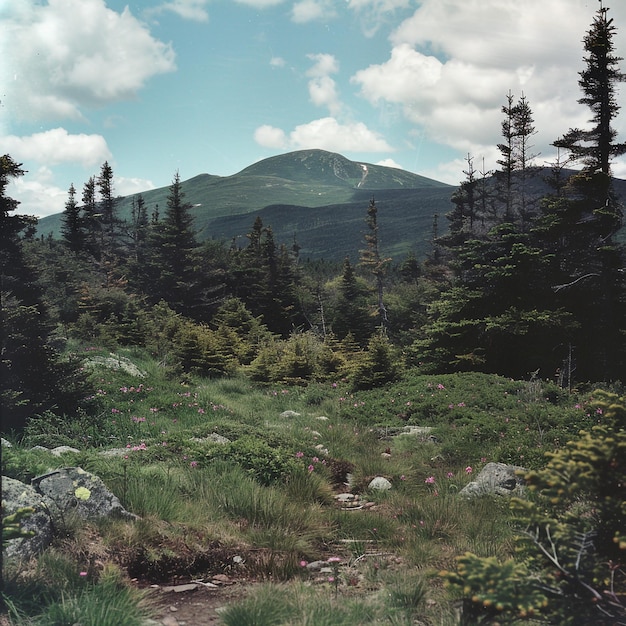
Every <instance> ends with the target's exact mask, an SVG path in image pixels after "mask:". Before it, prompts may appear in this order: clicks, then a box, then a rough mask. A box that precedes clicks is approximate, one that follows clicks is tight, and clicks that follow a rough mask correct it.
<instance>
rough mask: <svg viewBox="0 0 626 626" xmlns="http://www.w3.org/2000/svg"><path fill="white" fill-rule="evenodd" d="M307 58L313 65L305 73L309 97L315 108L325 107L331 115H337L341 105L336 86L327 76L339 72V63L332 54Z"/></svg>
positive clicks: (310, 55) (314, 55) (313, 55)
mask: <svg viewBox="0 0 626 626" xmlns="http://www.w3.org/2000/svg"><path fill="white" fill-rule="evenodd" d="M308 58H309V59H311V60H313V61H315V64H314V65H313V67H312V68H311V69H309V71H308V72H307V76H309V77H311V80H310V81H309V97H310V98H311V102H313V104H315V105H316V106H323V107H327V108H328V111H329V113H330V114H331V115H333V116H334V115H338V114H339V112H340V111H341V108H342V105H341V102H340V100H339V94H338V93H337V84H336V83H335V81H334V80H333V79H332V78H331V77H330V76H329V74H336V73H337V72H338V71H339V63H338V62H337V59H336V58H335V57H334V56H333V55H332V54H309V55H308Z"/></svg>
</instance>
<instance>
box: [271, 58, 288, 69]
mask: <svg viewBox="0 0 626 626" xmlns="http://www.w3.org/2000/svg"><path fill="white" fill-rule="evenodd" d="M270 65H271V66H272V67H285V65H287V61H285V59H283V58H282V57H272V58H271V59H270Z"/></svg>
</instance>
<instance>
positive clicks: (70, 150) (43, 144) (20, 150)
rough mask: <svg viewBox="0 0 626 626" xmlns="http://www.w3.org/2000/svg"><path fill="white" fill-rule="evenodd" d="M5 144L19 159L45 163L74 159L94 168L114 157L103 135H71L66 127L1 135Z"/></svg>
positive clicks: (72, 161)
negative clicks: (20, 135) (24, 133)
mask: <svg viewBox="0 0 626 626" xmlns="http://www.w3.org/2000/svg"><path fill="white" fill-rule="evenodd" d="M2 145H3V149H4V150H5V151H6V152H8V153H9V154H11V155H12V156H13V157H14V158H15V159H16V160H18V161H22V160H25V161H35V162H37V163H45V164H46V165H58V164H59V163H68V162H71V163H79V164H80V165H82V166H84V167H91V166H94V165H99V164H101V163H103V162H104V161H106V160H107V159H110V158H111V152H110V150H109V148H108V146H107V143H106V141H105V139H104V137H103V136H102V135H85V134H83V133H81V134H78V135H70V134H69V133H68V132H67V130H65V128H53V129H51V130H46V131H44V132H42V133H35V134H34V135H29V136H26V137H17V136H15V135H9V136H6V137H3V138H2Z"/></svg>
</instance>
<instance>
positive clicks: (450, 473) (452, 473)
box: [446, 472, 454, 478]
mask: <svg viewBox="0 0 626 626" xmlns="http://www.w3.org/2000/svg"><path fill="white" fill-rule="evenodd" d="M446 476H447V477H448V478H454V472H448V473H447V474H446Z"/></svg>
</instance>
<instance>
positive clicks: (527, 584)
mask: <svg viewBox="0 0 626 626" xmlns="http://www.w3.org/2000/svg"><path fill="white" fill-rule="evenodd" d="M597 411H598V412H599V414H601V415H602V421H603V422H604V423H603V425H601V426H596V427H595V428H593V429H592V430H591V431H590V432H585V431H582V432H581V434H580V436H579V437H578V438H577V439H575V440H572V441H569V442H568V443H567V444H566V445H565V446H564V447H563V448H562V449H560V450H558V451H557V452H552V453H548V454H547V456H548V459H549V461H548V464H547V465H546V466H545V468H543V469H539V470H536V471H532V472H528V473H526V475H525V479H526V482H527V483H528V487H529V489H530V490H531V491H533V492H536V496H535V498H533V499H530V500H520V499H515V500H513V507H514V510H515V511H516V514H517V516H518V518H519V521H520V523H521V524H522V530H523V535H522V540H521V544H520V545H521V550H520V552H519V556H518V558H517V560H515V561H513V560H511V561H507V562H505V563H499V562H498V561H497V560H496V559H495V558H486V557H484V558H480V557H477V556H475V555H473V554H467V555H465V556H464V557H462V558H461V559H460V560H459V564H458V568H457V572H456V573H453V574H450V573H445V574H444V575H445V577H446V578H447V580H448V581H449V582H450V583H452V584H454V585H457V586H459V587H461V588H462V589H463V596H464V598H465V604H466V613H467V615H468V621H467V623H468V624H469V623H475V621H472V620H476V621H478V620H479V619H480V620H482V621H483V622H484V623H487V622H489V621H490V620H493V619H495V616H496V613H499V612H505V613H512V614H514V615H515V614H518V615H520V616H522V617H524V616H526V615H532V614H534V613H540V614H541V615H542V616H545V617H546V618H547V619H548V620H550V622H551V623H556V622H558V623H559V624H572V625H574V624H581V623H594V624H606V625H607V626H608V625H609V624H614V623H619V620H620V619H624V617H625V616H626V606H625V605H624V602H623V590H624V585H625V584H626V575H625V574H624V572H623V570H622V568H621V565H620V563H621V560H622V558H623V550H624V549H625V548H626V541H625V539H626V537H625V535H624V526H623V520H624V516H625V515H626V505H625V504H624V503H625V502H626V497H625V496H626V493H625V491H624V485H625V484H626V467H625V466H624V461H623V460H624V458H626V454H625V453H626V433H625V432H624V429H623V423H624V422H623V420H624V415H625V414H626V404H625V402H624V398H623V397H622V398H619V397H617V396H616V395H612V394H608V393H606V392H605V393H601V394H600V396H599V401H598V404H597ZM494 611H495V612H494Z"/></svg>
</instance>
